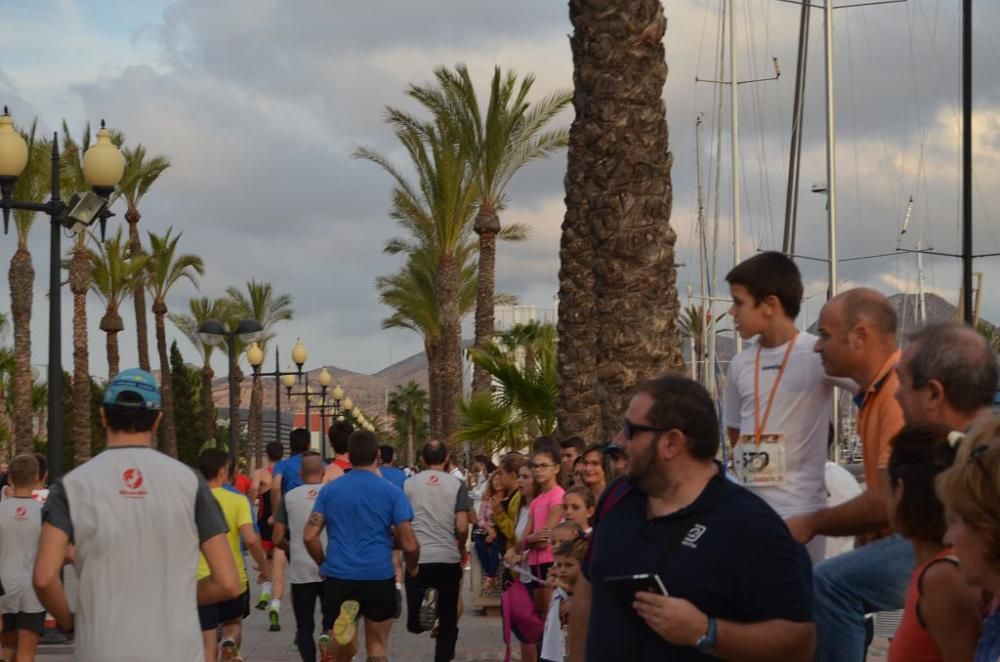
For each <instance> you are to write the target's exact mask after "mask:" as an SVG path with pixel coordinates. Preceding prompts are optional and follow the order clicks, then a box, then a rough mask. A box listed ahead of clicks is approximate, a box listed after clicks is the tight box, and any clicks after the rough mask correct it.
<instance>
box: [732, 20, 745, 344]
mask: <svg viewBox="0 0 1000 662" xmlns="http://www.w3.org/2000/svg"><path fill="white" fill-rule="evenodd" d="M735 17H736V0H729V80H730V81H731V84H730V86H729V89H730V92H731V93H732V97H731V102H730V109H729V111H730V138H731V139H732V160H733V190H732V194H733V266H734V267H735V266H736V265H737V264H739V263H740V234H741V231H740V228H741V225H740V93H739V89H740V81H739V78H738V77H737V73H736V20H735ZM742 349H743V340H742V338H740V335H739V334H738V333H737V334H736V353H737V354H739V352H740V350H742Z"/></svg>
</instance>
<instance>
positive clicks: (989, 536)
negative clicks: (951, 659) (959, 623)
mask: <svg viewBox="0 0 1000 662" xmlns="http://www.w3.org/2000/svg"><path fill="white" fill-rule="evenodd" d="M951 437H952V441H954V442H957V443H960V445H961V448H960V449H959V453H958V459H957V460H956V461H955V464H954V466H952V468H951V469H949V470H948V471H946V472H944V473H943V474H941V476H940V477H939V478H938V481H937V490H938V496H939V497H940V498H941V501H943V502H944V505H945V508H946V509H947V512H948V533H947V540H948V542H949V543H950V544H951V545H952V546H954V548H955V554H956V555H957V556H958V558H959V561H960V562H961V566H960V567H961V570H962V574H963V575H964V576H965V579H966V581H967V582H968V583H969V584H972V585H973V586H976V587H979V588H981V589H983V591H984V592H985V593H987V594H988V595H989V596H990V597H992V598H993V600H992V604H991V606H990V609H988V610H987V616H986V619H985V620H984V621H983V624H982V634H981V635H980V639H979V644H978V646H977V647H976V656H975V662H996V661H997V660H998V659H1000V609H998V606H1000V605H998V602H1000V601H998V599H997V598H998V596H1000V417H994V418H990V419H987V420H986V421H984V422H983V423H981V424H980V425H978V426H977V427H975V428H974V429H973V430H972V432H971V433H970V434H969V435H968V436H967V437H966V438H964V439H961V440H960V437H961V435H959V434H958V433H954V432H953V433H952V435H951Z"/></svg>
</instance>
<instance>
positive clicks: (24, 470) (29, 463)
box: [8, 453, 42, 488]
mask: <svg viewBox="0 0 1000 662" xmlns="http://www.w3.org/2000/svg"><path fill="white" fill-rule="evenodd" d="M41 475H42V473H41V471H40V470H39V468H38V459H37V458H36V457H35V456H34V454H33V453H24V454H23V455H18V456H17V457H15V458H14V459H13V460H11V461H10V469H9V470H8V477H9V478H10V482H11V483H12V484H13V485H14V487H22V488H24V487H28V486H30V485H34V484H35V482H36V481H37V480H38V478H39V476H41Z"/></svg>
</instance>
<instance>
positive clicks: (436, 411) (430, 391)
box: [424, 338, 441, 439]
mask: <svg viewBox="0 0 1000 662" xmlns="http://www.w3.org/2000/svg"><path fill="white" fill-rule="evenodd" d="M440 344H441V341H440V339H437V338H434V339H425V340H424V354H425V355H426V356H427V413H428V416H427V418H428V425H429V427H430V435H431V439H440V438H441V405H440V402H439V400H440V396H439V395H438V393H439V390H440V389H439V388H438V385H439V383H440V381H441V359H440V354H441V352H440V350H439V346H440Z"/></svg>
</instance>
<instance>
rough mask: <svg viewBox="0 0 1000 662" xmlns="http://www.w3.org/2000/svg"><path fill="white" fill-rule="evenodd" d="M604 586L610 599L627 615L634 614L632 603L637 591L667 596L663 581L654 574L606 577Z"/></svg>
mask: <svg viewBox="0 0 1000 662" xmlns="http://www.w3.org/2000/svg"><path fill="white" fill-rule="evenodd" d="M604 586H605V588H607V589H608V593H610V594H611V597H612V599H614V601H615V602H616V603H617V604H618V606H619V607H620V608H621V609H622V610H623V611H625V613H627V614H634V613H635V610H634V609H632V603H633V602H635V594H636V593H638V592H639V591H648V592H650V593H658V594H660V595H669V593H667V589H666V587H664V586H663V580H661V579H660V576H659V575H657V574H656V573H649V572H646V573H642V574H638V575H621V576H618V577H608V578H607V579H605V580H604Z"/></svg>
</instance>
